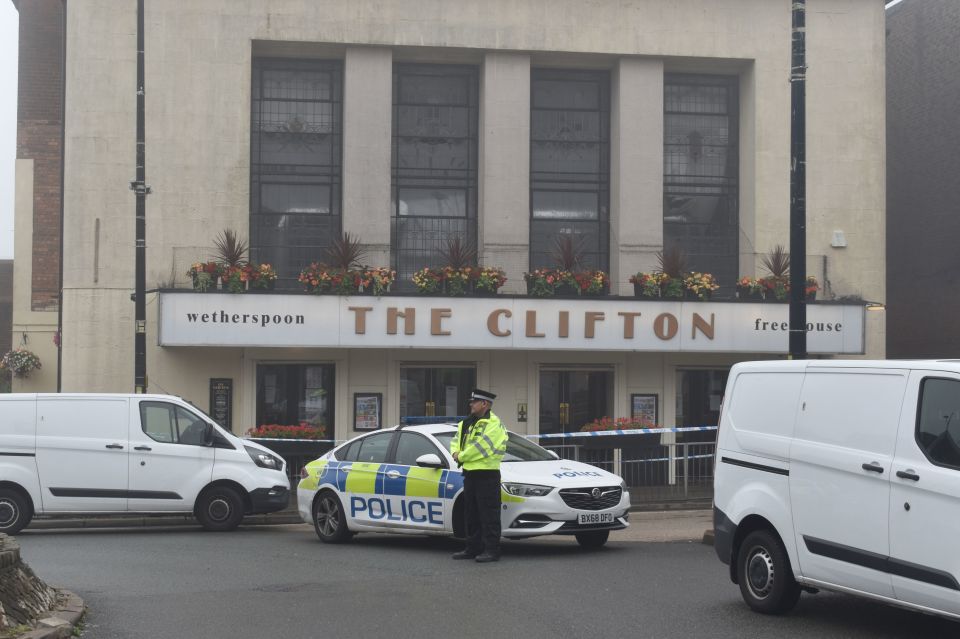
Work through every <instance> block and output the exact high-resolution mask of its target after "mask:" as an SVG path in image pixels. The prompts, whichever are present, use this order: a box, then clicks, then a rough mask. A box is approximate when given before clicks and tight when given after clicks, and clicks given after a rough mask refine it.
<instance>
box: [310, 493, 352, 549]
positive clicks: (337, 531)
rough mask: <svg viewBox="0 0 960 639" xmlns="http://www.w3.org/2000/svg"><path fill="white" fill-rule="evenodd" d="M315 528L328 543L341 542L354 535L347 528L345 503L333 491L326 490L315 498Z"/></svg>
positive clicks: (319, 535) (321, 539)
mask: <svg viewBox="0 0 960 639" xmlns="http://www.w3.org/2000/svg"><path fill="white" fill-rule="evenodd" d="M313 528H314V530H316V531H317V537H319V538H320V541H322V542H324V543H326V544H339V543H343V542H345V541H347V540H348V539H350V538H351V537H352V536H353V533H351V532H350V529H349V528H347V518H346V516H345V515H344V513H343V504H341V503H340V499H339V498H338V497H337V496H336V494H334V493H333V491H330V490H325V491H323V492H321V493H320V494H319V495H317V498H316V499H314V500H313Z"/></svg>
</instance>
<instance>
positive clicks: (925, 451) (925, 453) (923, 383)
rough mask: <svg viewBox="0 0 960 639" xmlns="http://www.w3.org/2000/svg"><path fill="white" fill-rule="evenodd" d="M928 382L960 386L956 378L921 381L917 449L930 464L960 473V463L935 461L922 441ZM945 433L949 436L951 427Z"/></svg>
mask: <svg viewBox="0 0 960 639" xmlns="http://www.w3.org/2000/svg"><path fill="white" fill-rule="evenodd" d="M928 381H941V382H952V383H954V384H960V379H956V378H952V377H938V376H930V377H924V378H923V379H921V380H920V392H919V393H918V394H917V417H916V422H915V424H914V430H913V439H914V441H915V442H916V444H917V448H919V449H920V452H921V453H923V456H924V457H925V458H926V460H927V461H928V462H930V463H931V464H933V465H934V466H939V467H940V468H946V469H948V470H958V471H960V463H957V464H949V463H947V462H943V461H939V460H937V459H934V458H933V457H931V456H930V453H929V451H928V449H927V446H926V444H924V443H923V442H922V441H921V440H920V424H921V422H922V417H923V415H922V411H923V393H924V391H925V390H926V388H925V387H926V384H927V382H928ZM958 408H960V406H958ZM944 433H947V434H949V426H947V427H945V428H944Z"/></svg>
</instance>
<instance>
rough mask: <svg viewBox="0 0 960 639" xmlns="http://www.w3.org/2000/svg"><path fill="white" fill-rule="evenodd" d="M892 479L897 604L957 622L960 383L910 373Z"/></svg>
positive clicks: (959, 609) (940, 376)
mask: <svg viewBox="0 0 960 639" xmlns="http://www.w3.org/2000/svg"><path fill="white" fill-rule="evenodd" d="M907 397H908V398H910V399H908V401H907V402H905V405H904V409H903V413H902V417H901V420H900V432H899V435H898V440H897V448H896V453H895V455H894V458H893V469H892V470H893V472H892V477H891V478H890V482H891V490H890V572H891V574H892V579H893V589H894V592H895V593H896V596H897V599H900V600H902V601H905V602H908V603H911V604H916V605H919V606H926V607H930V608H936V609H937V610H943V611H946V612H950V613H953V614H960V583H958V582H960V553H958V552H957V540H958V539H960V375H956V374H949V373H932V372H924V371H914V372H913V373H912V375H911V379H910V384H909V387H908V390H907Z"/></svg>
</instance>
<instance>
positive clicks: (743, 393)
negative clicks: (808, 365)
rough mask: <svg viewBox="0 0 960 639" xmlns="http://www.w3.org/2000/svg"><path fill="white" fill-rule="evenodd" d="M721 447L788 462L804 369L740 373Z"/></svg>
mask: <svg viewBox="0 0 960 639" xmlns="http://www.w3.org/2000/svg"><path fill="white" fill-rule="evenodd" d="M732 386H733V393H732V395H733V396H732V397H730V398H727V399H726V400H725V401H727V402H729V403H728V409H727V411H726V414H725V417H726V420H725V421H726V423H725V424H724V427H723V428H722V429H721V433H720V435H721V436H720V437H718V446H719V447H720V448H726V449H730V450H735V451H738V452H743V453H746V454H749V455H759V456H761V457H766V458H769V459H775V460H779V461H783V462H785V461H786V460H787V459H788V456H789V451H790V439H791V437H792V436H793V429H794V423H795V421H796V415H797V407H798V405H799V402H800V388H801V387H802V386H803V371H796V372H774V373H768V372H756V373H754V372H747V373H741V374H739V375H737V377H736V378H735V381H734V384H733V385H732Z"/></svg>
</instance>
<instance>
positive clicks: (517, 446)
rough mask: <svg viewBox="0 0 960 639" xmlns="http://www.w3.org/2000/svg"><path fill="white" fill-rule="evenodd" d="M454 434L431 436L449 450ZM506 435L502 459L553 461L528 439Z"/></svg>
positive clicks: (453, 432) (545, 452)
mask: <svg viewBox="0 0 960 639" xmlns="http://www.w3.org/2000/svg"><path fill="white" fill-rule="evenodd" d="M456 434H457V433H456V431H449V432H446V433H435V434H434V435H433V436H434V437H436V438H437V440H438V441H439V442H440V443H441V444H443V446H444V448H446V449H447V450H450V441H451V440H452V439H453V437H454V435H456ZM508 436H509V439H508V440H507V454H506V455H504V456H503V461H505V462H525V461H553V459H554V457H553V455H551V454H550V453H549V452H547V451H546V450H545V449H543V448H540V447H539V446H537V445H536V444H534V443H533V442H531V441H529V440H528V439H526V438H524V437H522V436H520V435H517V434H516V433H508Z"/></svg>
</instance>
